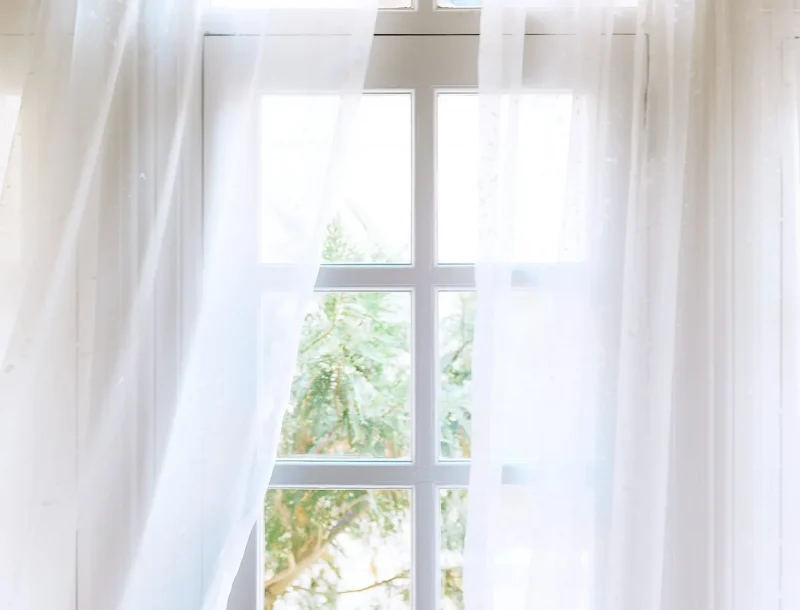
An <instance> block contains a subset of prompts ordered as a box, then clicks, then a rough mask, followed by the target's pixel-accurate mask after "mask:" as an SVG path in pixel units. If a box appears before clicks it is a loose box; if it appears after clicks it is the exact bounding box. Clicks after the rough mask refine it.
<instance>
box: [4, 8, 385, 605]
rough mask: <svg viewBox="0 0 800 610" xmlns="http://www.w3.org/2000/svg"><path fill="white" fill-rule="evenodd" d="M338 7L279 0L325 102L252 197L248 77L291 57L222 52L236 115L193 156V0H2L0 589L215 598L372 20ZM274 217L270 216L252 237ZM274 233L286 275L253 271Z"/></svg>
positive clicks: (17, 601)
mask: <svg viewBox="0 0 800 610" xmlns="http://www.w3.org/2000/svg"><path fill="white" fill-rule="evenodd" d="M339 6H341V7H342V12H341V13H340V14H338V16H337V18H336V19H331V18H330V14H328V15H326V16H324V18H323V17H320V13H317V12H314V11H307V12H304V13H303V14H301V15H295V17H298V18H299V21H300V22H303V21H305V23H306V25H307V27H306V28H305V29H304V31H307V32H315V33H317V34H323V35H322V36H319V37H317V38H309V39H307V40H306V42H307V44H306V45H305V46H304V53H305V54H306V59H307V58H308V57H309V56H311V57H313V56H314V54H315V53H316V54H317V56H318V57H319V59H320V61H321V63H320V65H324V66H327V67H328V69H330V70H331V75H330V78H329V85H330V86H329V93H330V97H331V99H332V100H334V102H335V104H334V108H333V111H332V112H330V113H329V114H327V115H326V116H325V117H323V118H319V119H318V120H317V122H316V123H315V124H317V125H318V126H320V128H321V130H322V133H323V134H324V137H315V138H311V139H302V138H300V139H299V141H300V142H301V147H302V145H305V146H306V147H307V148H308V150H306V151H305V152H306V153H313V160H314V162H313V163H308V164H306V165H304V166H303V167H302V169H301V170H300V171H299V173H298V179H299V180H302V181H303V182H302V183H301V184H302V185H307V184H313V185H315V188H305V187H304V188H301V189H299V190H298V193H294V194H292V195H288V194H287V195H286V196H284V197H266V198H265V197H262V191H260V190H258V189H255V188H249V189H246V188H244V187H243V184H245V183H246V182H247V181H248V180H252V178H253V177H252V174H248V173H247V172H248V171H250V170H251V169H252V167H251V164H252V163H253V161H254V149H253V146H252V142H251V141H250V140H248V139H247V138H246V137H245V134H246V133H249V134H252V133H260V132H259V131H258V126H259V124H260V123H259V121H260V117H261V115H260V114H259V112H257V108H259V107H260V103H259V101H260V97H261V90H260V88H259V87H260V83H261V82H262V81H263V75H264V74H265V73H269V72H270V71H272V70H282V71H286V70H287V69H291V66H287V65H286V64H287V62H291V61H292V60H291V57H288V56H285V55H279V54H270V53H268V52H261V53H257V54H256V55H255V56H254V55H252V54H251V55H248V56H246V57H242V58H241V61H239V62H237V63H236V65H232V66H231V69H235V70H240V71H244V72H246V76H245V79H246V82H247V83H248V86H245V87H243V88H242V90H241V91H240V94H241V95H240V96H239V98H238V99H236V100H235V102H233V103H231V104H230V105H229V107H228V108H226V111H227V112H231V113H238V114H237V116H238V122H236V124H235V125H234V126H233V127H232V128H231V129H230V131H229V132H228V133H226V134H224V137H223V138H221V139H219V140H218V141H219V142H220V143H221V144H222V145H224V148H223V149H218V150H215V151H214V154H211V155H207V156H206V158H205V159H203V150H202V138H201V136H202V130H203V119H202V116H201V108H202V105H201V102H202V99H201V92H202V89H201V82H202V79H201V74H202V69H203V66H202V49H203V37H202V31H203V30H202V22H203V17H204V10H205V3H204V2H201V1H200V0H124V1H119V0H73V1H71V2H66V1H64V0H39V1H31V2H26V3H22V2H16V1H15V2H12V3H11V6H10V9H8V8H3V9H2V10H0V19H3V20H4V22H3V23H0V34H5V33H6V32H8V33H9V34H11V35H10V36H0V113H2V114H0V159H2V161H0V179H2V185H3V188H2V191H1V197H2V198H1V199H0V360H1V361H2V366H0V607H2V608H4V609H9V610H12V609H13V610H60V609H70V608H75V609H78V608H79V609H81V610H109V609H113V608H120V609H126V610H156V609H161V608H163V609H165V610H166V609H167V608H169V609H175V608H198V609H199V608H207V609H209V610H211V609H214V610H218V609H220V608H223V607H225V604H226V600H227V597H228V593H229V591H230V588H231V584H232V582H233V578H234V576H235V574H236V570H237V568H238V566H239V563H240V561H241V558H242V553H243V551H244V548H245V544H246V542H247V537H248V535H249V532H250V530H251V528H252V526H253V524H254V523H255V521H256V519H257V516H258V514H259V512H260V506H261V502H262V499H263V498H262V496H263V493H264V491H265V490H266V487H267V483H268V481H269V477H270V473H271V466H272V460H273V456H274V453H275V451H276V438H277V431H278V428H279V426H280V422H281V419H282V414H283V409H284V406H285V403H286V401H287V397H288V392H289V385H290V382H291V371H292V365H293V361H294V356H295V352H296V348H297V341H298V337H299V331H300V323H301V321H302V312H303V311H304V308H303V300H304V298H306V296H308V295H310V292H311V290H312V288H313V282H314V277H315V272H316V264H317V257H318V253H319V249H320V247H321V230H320V229H321V227H322V226H324V218H325V214H326V208H327V202H328V201H329V200H330V199H331V194H332V193H333V192H334V190H335V186H336V177H337V175H338V173H339V168H340V166H341V163H340V159H341V158H342V157H343V151H344V150H345V147H346V142H347V132H348V126H349V124H350V122H351V118H352V116H353V114H354V113H355V111H356V108H357V104H358V99H359V98H360V91H361V88H362V87H363V80H364V75H365V71H366V63H367V59H368V57H369V49H370V44H371V40H372V33H373V31H374V21H375V14H376V8H375V3H373V2H372V1H371V0H364V1H361V0H352V1H348V2H342V3H339ZM272 17H273V13H272V11H271V10H270V11H256V12H251V11H245V12H242V13H239V14H238V17H237V16H236V14H234V18H233V21H231V22H230V23H233V25H230V23H229V26H228V27H229V30H231V31H233V32H234V33H235V32H236V31H237V28H242V31H245V30H246V31H247V32H248V33H250V34H252V33H253V32H254V31H255V33H258V32H259V31H260V28H261V27H262V26H263V27H264V28H266V27H267V26H268V25H269V24H270V23H272ZM334 21H335V22H336V23H333V22H334ZM317 22H318V23H317ZM254 24H255V25H254ZM259 24H261V25H259ZM326 24H328V25H330V24H332V25H331V27H335V28H336V31H335V34H336V40H337V44H336V45H333V46H332V45H330V44H325V42H324V41H325V39H326V37H325V36H324V34H325V29H326V27H328V25H326ZM262 47H263V48H266V49H267V50H269V47H268V45H262ZM323 60H324V61H323ZM323 123H324V124H323ZM297 127H298V129H301V128H302V125H297ZM297 152H298V158H302V156H303V154H304V151H303V150H300V151H297ZM255 154H256V155H257V154H258V153H257V150H255ZM203 180H205V181H206V184H207V185H211V186H210V187H209V188H210V189H211V190H213V192H212V193H209V192H205V193H204V185H203ZM268 190H269V185H264V189H263V192H267V191H268ZM273 217H274V218H278V219H280V221H281V224H280V227H281V229H282V230H283V233H280V232H279V231H275V230H274V227H272V228H271V230H270V231H269V232H268V237H266V238H265V237H264V236H263V235H260V234H259V233H258V229H257V227H259V226H260V225H259V223H258V219H259V218H273ZM298 219H303V222H298ZM276 235H277V236H279V237H280V239H281V240H282V242H281V243H283V244H291V246H292V247H291V248H285V249H283V250H282V251H281V254H282V258H281V261H280V262H281V263H282V265H283V267H282V269H283V273H282V274H281V275H280V279H281V281H280V282H279V283H278V282H276V283H274V284H270V283H268V284H266V285H264V284H263V282H262V284H261V285H260V288H259V290H256V289H255V286H256V282H254V281H253V279H254V278H255V277H257V276H258V274H259V262H264V261H262V260H260V259H259V255H258V248H259V247H261V248H262V249H263V248H269V247H270V246H274V244H270V243H269V238H271V237H273V236H276Z"/></svg>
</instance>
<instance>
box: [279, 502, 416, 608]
mask: <svg viewBox="0 0 800 610" xmlns="http://www.w3.org/2000/svg"><path fill="white" fill-rule="evenodd" d="M410 510H411V492H410V491H409V490H407V489H402V490H398V489H380V490H375V489H373V490H364V489H341V490H335V489H272V490H270V491H269V492H267V496H266V501H265V504H264V522H265V528H264V530H265V540H264V557H265V560H264V563H265V565H264V577H265V580H264V594H265V597H264V598H265V603H264V607H265V610H317V609H319V608H330V609H335V610H372V609H374V610H405V609H407V608H410V607H411V603H410V593H411V586H410V573H411V518H410Z"/></svg>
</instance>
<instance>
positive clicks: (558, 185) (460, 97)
mask: <svg viewBox="0 0 800 610" xmlns="http://www.w3.org/2000/svg"><path fill="white" fill-rule="evenodd" d="M572 113H573V104H572V96H571V95H567V94H558V93H541V94H529V95H523V96H522V97H521V99H520V106H519V127H518V133H519V144H518V151H519V153H518V159H517V161H518V164H519V171H518V172H517V173H518V175H519V176H520V181H519V187H518V197H517V203H516V207H515V209H514V221H515V222H514V225H515V226H518V227H520V228H523V229H524V230H520V231H519V232H518V233H515V234H514V235H513V236H512V240H513V242H512V248H513V254H512V256H513V259H514V262H520V263H542V262H556V261H564V260H570V261H574V260H576V259H580V258H582V256H583V247H584V243H583V242H584V241H585V240H584V238H583V235H584V233H585V230H584V229H583V228H582V227H583V215H582V213H581V210H580V209H576V207H575V206H574V205H567V194H568V193H567V188H566V187H567V177H568V176H567V171H568V166H569V164H568V160H569V147H570V139H571V128H572ZM506 117H507V113H506V111H505V109H504V110H503V114H502V115H501V121H505V120H506ZM479 123H480V107H479V100H478V96H476V95H473V94H464V93H461V94H442V95H439V98H438V153H437V157H438V165H437V167H438V176H437V184H438V199H437V203H438V219H439V222H438V259H439V262H440V263H445V264H447V263H471V262H474V261H475V260H476V256H477V244H478V176H479V173H480V163H479V159H480V137H479ZM505 127H507V126H504V128H505ZM500 147H501V149H502V147H503V143H502V142H501V143H500ZM467 177H470V178H469V179H468V178H467Z"/></svg>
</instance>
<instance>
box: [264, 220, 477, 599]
mask: <svg viewBox="0 0 800 610" xmlns="http://www.w3.org/2000/svg"><path fill="white" fill-rule="evenodd" d="M324 248H325V252H324V258H325V259H326V260H352V259H354V258H358V257H359V256H361V254H360V253H358V252H355V251H354V250H353V249H352V247H351V246H350V245H349V243H348V240H347V239H346V236H345V235H344V232H343V231H342V229H341V226H340V225H339V224H338V223H336V222H334V223H332V224H331V226H330V227H329V231H328V237H327V240H326V243H325V246H324ZM445 296H447V297H450V298H453V297H455V298H456V300H455V301H454V302H453V303H452V305H453V306H452V307H449V308H448V310H447V315H446V316H445V317H444V318H442V320H441V321H440V325H441V329H442V330H441V336H440V358H441V371H442V372H441V379H442V391H441V395H440V402H441V405H442V411H443V421H444V423H443V428H442V433H443V439H442V451H443V455H444V456H445V457H466V456H468V455H469V436H468V435H469V416H468V412H467V405H468V404H469V397H468V392H469V382H470V379H471V371H470V368H471V353H472V351H471V345H472V332H473V329H472V326H473V317H474V315H473V309H474V305H473V300H472V298H471V296H470V295H467V294H464V293H448V294H446V295H445ZM410 307H411V303H410V295H409V294H408V293H388V292H338V293H324V294H321V295H319V298H318V299H317V300H316V302H315V303H314V305H313V307H312V309H311V310H310V311H309V313H308V315H307V316H306V320H305V325H304V329H303V333H302V337H301V345H300V350H299V356H298V362H297V369H296V376H295V379H294V382H293V385H292V394H291V403H290V407H289V409H288V412H287V414H286V417H285V419H284V422H283V430H282V439H281V445H280V455H282V456H284V457H286V456H307V457H308V456H316V457H337V458H342V457H368V458H381V459H397V458H407V457H410V451H411V408H410V391H411V357H410V339H411V338H410V330H411V329H410V320H411V310H410ZM464 493H465V492H463V491H454V490H451V491H448V492H445V493H444V494H443V496H442V511H443V513H442V514H443V520H442V521H443V533H442V542H443V545H444V549H445V552H446V553H447V554H448V557H451V556H453V557H455V556H457V555H458V553H460V548H461V546H460V545H461V544H463V542H461V540H463V527H464V519H463V515H464V509H465V506H466V503H465V501H464V497H463V496H464ZM410 508H411V507H410V494H409V492H408V491H407V490H372V491H366V490H353V489H347V490H330V489H326V490H319V489H317V490H298V489H279V490H271V491H270V492H269V493H268V494H267V498H266V501H265V506H264V520H265V529H266V534H265V540H264V544H265V594H266V595H265V597H266V602H265V603H266V607H267V608H273V607H275V606H276V604H277V605H278V606H281V604H280V603H279V602H285V604H284V605H283V607H285V608H293V609H294V608H296V609H298V610H312V609H318V608H335V607H336V599H337V598H339V597H343V596H347V595H352V594H358V593H361V592H362V591H361V590H359V591H343V590H342V589H343V585H342V582H341V578H340V576H341V572H342V565H343V562H344V561H346V558H345V557H344V556H345V554H346V553H347V548H345V547H346V545H344V544H343V541H348V540H349V541H353V540H360V541H363V542H364V543H365V545H366V547H367V548H369V547H371V546H380V541H381V540H387V539H390V538H393V537H394V536H397V535H401V534H402V533H403V532H404V531H406V532H407V531H408V525H409V515H410ZM351 547H352V545H351ZM408 550H409V551H410V547H409V549H408ZM373 575H374V576H375V583H374V585H372V586H370V587H367V589H372V590H374V591H380V592H381V594H382V596H383V598H385V599H389V598H391V599H394V600H400V601H401V602H402V601H403V600H405V601H406V602H408V600H409V595H410V580H409V574H408V567H406V568H402V569H399V570H398V572H397V573H396V574H393V575H391V576H390V577H389V578H386V577H384V576H383V575H381V576H380V577H379V575H378V574H377V570H376V571H374V572H373ZM443 589H444V593H445V595H446V597H447V605H446V607H447V608H450V609H453V610H458V609H461V608H463V602H462V599H461V592H460V591H461V571H460V568H458V567H452V568H447V569H445V570H444V571H443ZM409 605H410V604H409ZM376 610H384V607H382V606H380V605H379V607H378V608H376Z"/></svg>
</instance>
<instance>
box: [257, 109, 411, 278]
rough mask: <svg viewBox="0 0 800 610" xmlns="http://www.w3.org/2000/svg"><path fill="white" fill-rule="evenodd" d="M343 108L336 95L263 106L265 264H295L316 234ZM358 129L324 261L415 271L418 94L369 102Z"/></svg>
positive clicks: (361, 111) (358, 120)
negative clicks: (298, 251) (296, 253)
mask: <svg viewBox="0 0 800 610" xmlns="http://www.w3.org/2000/svg"><path fill="white" fill-rule="evenodd" d="M339 104H340V99H339V97H338V96H335V95H299V94H298V95H290V94H284V95H268V96H265V97H264V98H263V100H262V108H261V125H262V147H261V180H262V184H263V193H262V197H263V208H262V209H263V213H262V219H261V242H262V247H261V250H262V251H261V260H262V262H270V263H285V262H292V261H293V259H292V252H293V248H296V247H297V245H298V244H300V243H304V241H303V240H302V239H298V234H299V233H301V232H302V231H308V230H309V229H308V227H313V223H310V222H309V220H313V216H314V214H316V211H315V210H317V209H318V208H317V205H316V203H315V202H317V201H319V198H320V191H321V189H322V186H323V185H322V184H321V182H320V181H321V180H324V176H325V175H326V172H327V170H328V167H329V160H330V155H331V154H332V151H333V150H334V146H335V145H334V141H335V136H336V132H335V128H336V125H337V123H338V112H339ZM353 127H354V129H353V139H352V141H351V143H350V144H351V146H350V148H349V150H350V151H351V153H350V156H349V157H348V159H347V162H346V163H345V165H344V168H345V170H344V171H345V174H344V176H343V179H342V187H341V190H340V191H339V193H338V194H336V195H335V196H334V201H333V210H332V213H333V217H332V220H331V223H330V224H329V226H328V229H327V235H326V241H325V244H324V248H323V261H324V262H327V263H338V264H358V263H382V264H409V263H410V262H411V207H412V206H411V201H412V184H413V180H412V137H413V130H412V104H411V95H410V94H408V93H397V94H394V93H392V94H368V95H364V96H363V98H362V100H361V104H360V107H359V110H358V115H357V117H356V121H355V124H354V126H353ZM309 217H311V218H309ZM303 223H305V224H303ZM297 258H298V257H295V260H296V259H297Z"/></svg>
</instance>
